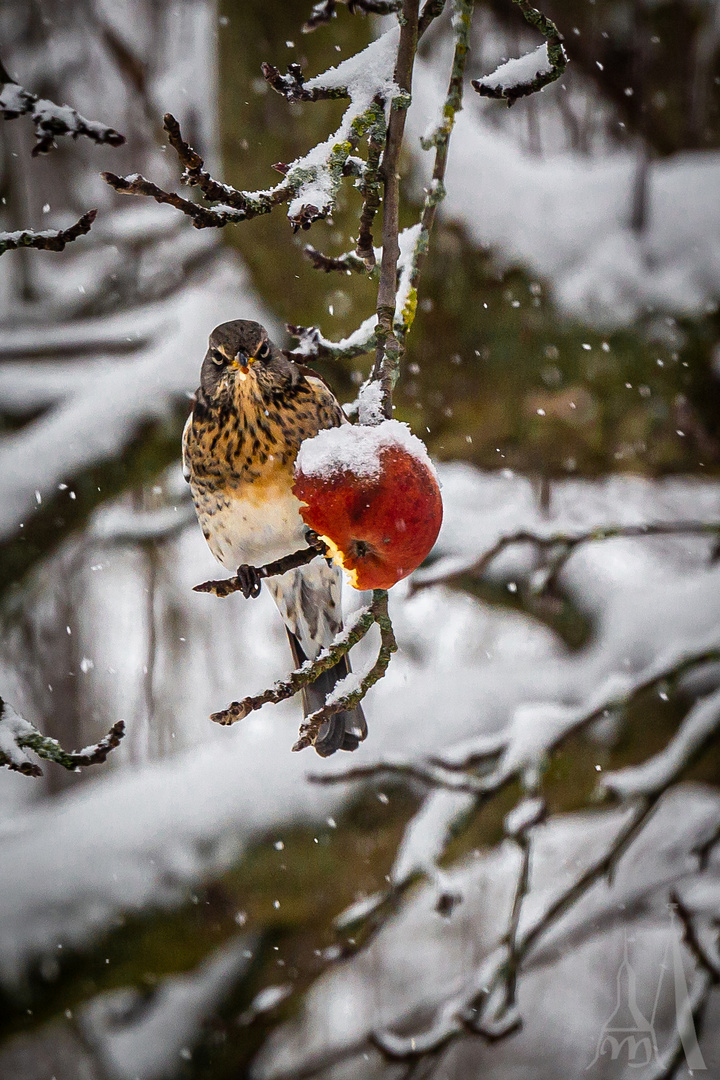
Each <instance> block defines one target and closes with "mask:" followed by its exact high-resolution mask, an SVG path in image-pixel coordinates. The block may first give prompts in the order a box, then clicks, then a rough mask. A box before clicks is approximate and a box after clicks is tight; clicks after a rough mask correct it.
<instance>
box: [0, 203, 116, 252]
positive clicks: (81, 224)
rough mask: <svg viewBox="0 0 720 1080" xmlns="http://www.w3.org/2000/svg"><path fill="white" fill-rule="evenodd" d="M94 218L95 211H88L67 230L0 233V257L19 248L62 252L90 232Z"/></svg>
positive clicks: (30, 230) (28, 230)
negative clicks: (66, 246) (68, 245)
mask: <svg viewBox="0 0 720 1080" xmlns="http://www.w3.org/2000/svg"><path fill="white" fill-rule="evenodd" d="M96 216H97V210H88V212H87V213H86V214H83V216H82V217H81V218H79V220H78V221H76V222H75V224H74V225H71V226H70V227H69V228H68V229H43V230H42V232H33V231H32V229H20V230H19V231H17V232H0V255H4V254H5V252H6V251H12V250H13V249H15V248H21V247H31V248H39V249H40V250H41V251H62V250H63V248H64V247H65V245H66V244H71V243H72V242H73V240H77V238H78V236H85V234H86V233H89V232H90V228H91V226H92V223H93V221H94V220H95V217H96Z"/></svg>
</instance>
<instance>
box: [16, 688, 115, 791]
mask: <svg viewBox="0 0 720 1080" xmlns="http://www.w3.org/2000/svg"><path fill="white" fill-rule="evenodd" d="M124 734H125V724H124V722H123V721H122V720H118V722H117V723H116V724H113V726H112V727H111V728H110V731H109V732H108V733H107V735H106V736H105V737H104V738H103V739H101V740H100V742H98V743H95V744H94V745H93V746H86V747H85V749H84V750H73V751H70V752H68V751H67V750H63V748H62V746H61V745H60V743H59V742H57V740H56V739H51V738H49V736H47V735H43V734H42V733H41V732H39V731H38V729H37V728H36V727H34V726H33V725H32V724H31V723H30V722H29V720H25V719H24V718H23V717H22V716H20V715H19V714H18V713H16V712H15V710H14V709H13V707H12V705H8V703H7V702H6V701H3V699H2V698H0V767H4V768H7V769H11V770H13V771H15V772H21V773H24V774H25V775H26V776H42V769H41V768H40V766H39V765H38V764H37V763H36V762H34V761H33V760H32V758H30V757H28V755H27V754H26V752H25V751H26V750H32V751H33V753H35V754H37V756H38V757H41V758H45V759H46V760H47V761H53V762H55V764H56V765H62V767H63V768H64V769H70V770H71V771H72V772H75V771H76V770H78V769H81V768H84V767H85V766H88V765H98V764H100V763H101V762H103V761H105V759H106V758H107V756H108V754H109V753H110V751H111V750H114V749H115V747H116V746H119V745H120V740H121V739H122V737H123V735H124Z"/></svg>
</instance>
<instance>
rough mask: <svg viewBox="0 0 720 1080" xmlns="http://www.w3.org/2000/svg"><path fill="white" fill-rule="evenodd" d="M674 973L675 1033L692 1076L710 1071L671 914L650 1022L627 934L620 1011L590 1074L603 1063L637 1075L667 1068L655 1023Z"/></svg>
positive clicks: (602, 1039)
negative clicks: (667, 980) (641, 1000)
mask: <svg viewBox="0 0 720 1080" xmlns="http://www.w3.org/2000/svg"><path fill="white" fill-rule="evenodd" d="M670 970H671V971H672V976H673V986H672V990H671V991H670V992H671V994H674V1005H675V1024H676V1032H677V1037H678V1039H679V1040H680V1044H681V1045H682V1049H683V1051H684V1054H685V1061H686V1063H687V1067H688V1069H689V1070H690V1071H691V1073H692V1072H695V1071H703V1070H706V1069H707V1066H706V1065H705V1061H704V1060H703V1056H702V1052H701V1050H700V1047H699V1045H698V1041H697V1032H696V1031H695V1023H694V1019H693V1012H692V1003H691V1000H690V994H689V992H688V986H687V980H686V978H685V968H684V966H683V956H682V938H681V934H680V930H679V927H678V926H677V920H676V919H675V915H674V912H673V911H672V909H671V911H670V928H669V935H668V942H667V945H666V946H665V952H664V955H663V959H662V963H661V965H660V976H659V978H658V983H657V988H656V990H655V998H654V1001H653V1007H652V1012H651V1014H650V1018H649V1019H648V1018H647V1017H646V1016H645V1014H644V1013H643V1011H642V1009H641V1008H640V1005H639V1003H638V987H637V976H636V973H635V970H634V968H633V966H632V963H631V960H630V955H629V948H628V939H627V932H626V934H625V951H624V955H623V959H622V962H621V964H620V967H619V968H618V973H617V984H616V1003H615V1008H614V1009H613V1012H612V1013H611V1015H610V1016H609V1017H608V1019H607V1020H606V1021H605V1024H604V1025H603V1028H602V1031H601V1032H600V1037H599V1039H598V1043H597V1048H596V1050H595V1057H594V1058H593V1060H592V1061H591V1062H590V1064H589V1065H588V1066H587V1069H592V1067H593V1066H594V1065H595V1064H597V1062H598V1061H599V1060H600V1058H601V1057H603V1058H605V1059H606V1060H607V1059H608V1058H609V1059H610V1061H617V1062H618V1065H619V1066H620V1067H622V1068H630V1069H638V1070H639V1069H644V1068H647V1067H648V1066H649V1065H651V1064H654V1063H656V1064H658V1065H660V1064H662V1063H663V1060H664V1055H663V1053H662V1052H661V1050H660V1049H659V1048H658V1040H657V1036H656V1033H655V1021H656V1016H657V1010H658V1005H659V1003H660V999H661V994H662V991H663V985H664V982H665V975H666V972H668V971H670ZM671 1000H672V998H671ZM678 1048H679V1047H678ZM673 1049H674V1048H673ZM666 1052H667V1051H666ZM671 1052H672V1051H671ZM586 1071H587V1070H586Z"/></svg>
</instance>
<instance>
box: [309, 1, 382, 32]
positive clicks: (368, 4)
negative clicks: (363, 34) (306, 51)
mask: <svg viewBox="0 0 720 1080" xmlns="http://www.w3.org/2000/svg"><path fill="white" fill-rule="evenodd" d="M338 3H340V4H344V5H345V7H346V8H347V9H348V11H349V12H350V14H351V15H354V14H355V12H359V13H360V14H361V15H392V13H393V12H395V11H399V10H400V5H401V0H319V3H317V4H314V5H313V9H312V11H311V12H310V17H309V19H308V20H307V22H306V23H305V24H304V25H303V27H302V32H303V34H311V33H312V31H313V30H317V28H318V26H324V25H325V24H326V23H329V22H330V20H331V19H334V18H335V14H336V11H337V5H338Z"/></svg>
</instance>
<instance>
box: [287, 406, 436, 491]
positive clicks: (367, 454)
mask: <svg viewBox="0 0 720 1080" xmlns="http://www.w3.org/2000/svg"><path fill="white" fill-rule="evenodd" d="M390 449H398V450H401V451H403V452H404V453H406V454H409V455H410V456H411V457H413V458H415V460H416V461H419V462H420V463H421V464H422V465H424V466H425V468H427V469H429V470H430V471H431V472H432V474H433V475H434V476H435V475H436V473H435V469H434V466H433V464H432V462H431V461H430V458H429V457H428V452H427V450H426V449H425V444H424V443H423V442H421V440H420V439H418V437H417V435H413V433H412V432H411V430H410V427H409V426H408V425H407V424H403V423H401V422H400V421H399V420H383V421H382V423H380V424H376V425H374V426H366V425H364V424H342V425H341V426H340V427H336V428H326V429H325V430H324V431H320V432H318V434H317V435H316V436H315V438H313V439H306V440H305V442H304V443H303V444H302V446H301V447H300V452H299V453H298V456H297V461H296V463H295V472H296V475H303V476H313V477H317V478H318V479H322V480H328V479H330V478H331V477H333V476H336V475H337V474H338V473H343V472H349V473H351V474H353V475H354V476H359V477H372V478H374V477H378V476H379V475H380V471H381V468H382V459H383V452H384V451H385V450H390Z"/></svg>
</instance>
